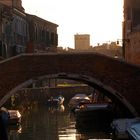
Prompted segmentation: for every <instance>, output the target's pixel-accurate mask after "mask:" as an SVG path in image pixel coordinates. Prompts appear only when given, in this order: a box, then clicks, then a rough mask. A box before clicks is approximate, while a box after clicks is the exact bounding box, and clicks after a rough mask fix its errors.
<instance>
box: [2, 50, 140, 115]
mask: <svg viewBox="0 0 140 140" xmlns="http://www.w3.org/2000/svg"><path fill="white" fill-rule="evenodd" d="M47 76H52V77H54V78H64V79H72V80H77V81H81V82H83V83H86V84H88V85H89V86H92V87H94V88H96V89H98V90H100V91H101V92H102V93H103V94H105V95H107V96H108V97H110V98H111V99H112V101H114V102H117V103H119V104H121V105H122V106H124V107H125V108H126V109H127V110H129V111H130V112H131V113H132V114H133V115H139V113H140V67H137V66H134V65H130V64H128V63H126V62H124V61H121V60H118V59H115V58H110V57H107V56H104V55H101V54H96V53H88V52H87V53H65V54H64V53H49V54H22V55H19V56H16V57H13V58H11V59H7V60H4V61H1V62H0V106H2V105H3V104H4V103H5V102H6V100H7V99H8V98H9V97H10V96H11V95H12V94H14V93H15V92H17V91H18V90H19V89H21V88H23V87H27V86H28V85H30V84H31V83H33V82H35V81H36V80H40V79H42V78H43V77H47Z"/></svg>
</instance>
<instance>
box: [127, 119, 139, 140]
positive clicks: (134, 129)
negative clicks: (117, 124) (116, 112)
mask: <svg viewBox="0 0 140 140" xmlns="http://www.w3.org/2000/svg"><path fill="white" fill-rule="evenodd" d="M127 132H128V135H129V138H130V139H132V140H140V121H139V122H135V123H133V124H132V125H131V126H130V127H128V128H127Z"/></svg>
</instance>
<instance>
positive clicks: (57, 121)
mask: <svg viewBox="0 0 140 140" xmlns="http://www.w3.org/2000/svg"><path fill="white" fill-rule="evenodd" d="M9 129H10V128H9ZM95 138H96V139H99V138H100V139H110V135H109V134H104V133H98V132H96V133H95V132H94V133H93V132H90V133H87V132H86V133H84V132H82V133H81V132H78V130H77V129H75V118H74V116H73V115H71V114H70V112H69V110H68V109H67V107H66V106H65V107H64V106H59V107H57V108H53V107H47V106H45V105H44V106H43V105H36V106H34V107H32V109H30V110H26V112H24V113H23V114H22V121H21V126H18V128H17V129H10V131H9V140H93V139H95Z"/></svg>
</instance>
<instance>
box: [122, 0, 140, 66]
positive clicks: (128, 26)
mask: <svg viewBox="0 0 140 140" xmlns="http://www.w3.org/2000/svg"><path fill="white" fill-rule="evenodd" d="M123 53H124V58H125V60H126V61H127V62H130V63H133V64H138V65H140V56H139V54H140V1H139V0H124V22H123Z"/></svg>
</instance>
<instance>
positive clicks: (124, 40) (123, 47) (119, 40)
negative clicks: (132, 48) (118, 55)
mask: <svg viewBox="0 0 140 140" xmlns="http://www.w3.org/2000/svg"><path fill="white" fill-rule="evenodd" d="M120 42H122V53H123V58H124V59H125V47H126V43H130V39H129V38H123V39H117V44H119V43H120Z"/></svg>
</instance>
